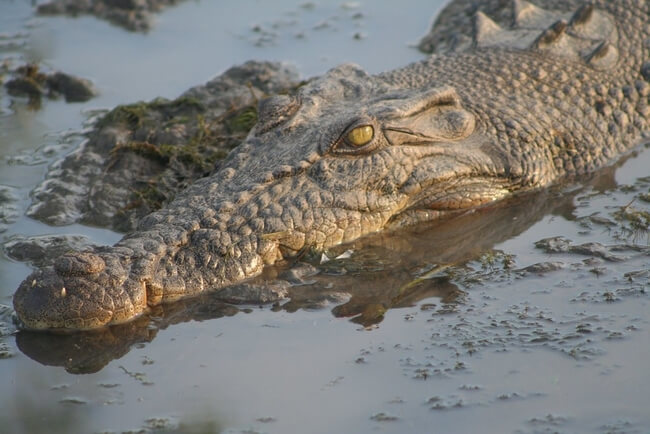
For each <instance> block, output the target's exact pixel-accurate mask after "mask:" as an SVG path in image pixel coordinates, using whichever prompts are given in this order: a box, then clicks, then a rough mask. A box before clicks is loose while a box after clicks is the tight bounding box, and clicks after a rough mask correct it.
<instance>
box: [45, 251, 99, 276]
mask: <svg viewBox="0 0 650 434" xmlns="http://www.w3.org/2000/svg"><path fill="white" fill-rule="evenodd" d="M105 267H106V263H105V262H104V260H103V259H102V258H101V257H100V256H99V255H96V254H94V253H90V252H79V253H71V254H66V255H63V256H61V257H60V258H59V259H57V260H56V262H54V269H55V270H56V272H57V273H58V274H59V275H62V276H80V275H84V274H95V273H99V272H101V271H103V270H104V268H105Z"/></svg>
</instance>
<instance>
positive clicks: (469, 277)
mask: <svg viewBox="0 0 650 434" xmlns="http://www.w3.org/2000/svg"><path fill="white" fill-rule="evenodd" d="M269 3H270V2H262V1H253V0H249V1H232V2H187V3H183V4H180V5H178V6H176V7H173V8H171V9H168V10H166V11H165V12H164V13H163V14H161V15H159V16H158V21H157V23H156V26H155V27H154V29H153V30H152V31H151V32H150V33H148V34H146V35H141V34H133V33H128V32H125V31H123V30H121V29H119V28H116V27H113V26H111V25H109V24H106V23H104V22H101V21H98V20H96V19H94V18H92V17H81V18H76V19H71V18H39V19H37V20H34V18H33V16H32V15H31V10H30V4H29V3H28V2H26V1H25V2H22V1H13V2H9V1H5V2H2V3H0V33H8V34H13V33H15V32H24V33H26V34H27V36H24V37H21V40H24V44H25V45H24V46H22V47H21V48H19V49H14V50H8V51H6V52H0V55H2V56H10V57H20V56H23V57H25V58H29V59H38V60H41V61H42V62H44V63H45V64H46V65H49V66H51V67H52V68H57V69H61V70H63V71H65V72H69V73H72V74H76V75H79V76H83V77H86V78H90V79H92V80H93V81H94V82H95V84H96V85H97V87H98V88H99V89H100V91H101V95H100V96H99V97H98V98H96V99H93V100H91V101H90V102H88V103H84V104H65V103H64V102H62V101H46V102H44V104H43V108H42V109H41V110H40V111H30V110H29V109H28V107H27V106H26V104H25V103H23V102H17V103H15V104H13V105H10V104H9V102H8V99H7V98H6V96H5V95H3V96H2V100H0V102H1V106H0V107H1V109H2V111H3V112H2V113H3V114H2V116H0V186H2V187H3V190H0V193H2V192H5V194H4V196H8V197H9V199H8V200H5V201H4V202H3V204H2V210H3V215H9V218H7V222H6V224H5V225H4V229H5V231H4V232H2V233H0V237H1V238H2V242H6V241H7V240H10V239H11V238H12V237H13V236H16V235H41V234H54V233H57V234H81V235H86V236H88V237H89V238H91V239H92V240H93V241H95V242H97V243H112V242H115V241H116V240H117V239H118V238H119V235H118V234H115V233H112V232H110V231H106V230H102V229H97V228H89V227H84V226H80V225H73V226H66V227H56V228H55V227H49V226H46V225H44V224H42V223H39V222H35V221H33V220H30V219H28V218H26V217H23V214H24V211H25V210H26V208H27V207H28V205H29V192H30V191H31V189H32V188H34V186H35V185H37V184H38V182H39V181H40V180H41V179H42V178H43V176H44V175H45V173H46V170H47V166H48V165H49V164H51V163H52V162H53V161H55V160H56V159H58V158H60V157H61V156H62V155H64V154H65V153H66V152H69V151H70V150H72V149H74V147H75V146H76V145H77V144H78V143H79V141H80V140H81V139H80V138H79V137H78V136H76V135H74V134H73V135H67V134H66V133H67V132H69V131H74V130H79V129H81V128H82V125H83V123H84V121H85V120H86V119H87V117H88V116H90V111H91V110H93V109H96V108H108V107H111V106H114V105H115V104H120V103H128V102H133V101H136V100H141V99H145V100H146V99H151V98H154V97H156V96H164V97H168V98H173V97H175V96H177V95H178V94H180V93H181V92H182V91H184V90H185V89H187V88H189V87H191V86H193V85H196V84H198V83H201V82H204V81H206V80H208V79H209V78H211V77H212V76H214V75H216V74H218V73H220V72H222V71H223V70H225V69H226V68H227V67H229V66H231V65H233V64H236V63H240V62H242V61H244V60H247V59H250V58H254V59H273V60H284V61H289V62H293V63H295V64H296V65H297V66H298V68H299V70H300V71H301V72H302V73H303V74H304V75H305V76H310V75H314V74H320V73H322V72H324V71H325V70H327V69H328V68H329V67H331V66H334V65H335V64H337V63H341V62H346V61H353V62H355V63H359V64H360V65H362V66H363V67H364V68H366V69H367V70H369V71H371V72H379V71H382V70H386V69H390V68H393V67H397V66H401V65H403V64H406V63H408V62H410V61H413V60H417V59H419V58H421V54H419V53H418V52H417V51H415V50H414V49H412V48H410V47H409V45H408V44H409V43H414V42H416V41H417V39H418V38H419V36H421V35H422V34H423V33H424V32H425V31H426V29H427V27H428V24H429V22H430V17H431V16H433V15H434V13H435V12H436V11H437V10H438V9H439V7H440V6H439V5H436V4H433V3H435V2H433V3H432V2H425V1H416V0H407V1H403V2H401V3H400V8H395V7H394V6H393V7H391V6H388V5H383V4H376V3H377V2H362V3H361V4H360V5H358V6H357V7H352V8H343V7H341V5H340V4H338V3H332V4H316V5H315V6H314V7H313V8H309V7H303V6H301V5H300V2H296V1H289V0H287V1H283V2H273V4H272V5H271V4H269ZM347 6H350V4H347ZM351 6H355V5H354V4H351ZM423 11H424V12H423ZM358 13H361V15H362V17H358V18H354V16H355V14H358ZM333 16H337V17H338V18H331V17H333ZM388 29H389V30H390V31H388ZM271 33H273V35H272V34H271ZM357 33H359V36H361V39H355V37H354V35H355V34H357ZM296 35H298V36H299V37H296ZM396 35H399V36H396ZM649 165H650V152H648V151H647V150H645V151H643V150H642V151H641V152H638V153H634V154H633V155H631V156H629V158H627V159H625V161H624V162H623V163H622V164H621V165H620V166H619V167H616V168H611V169H606V170H604V171H602V172H600V173H599V174H597V176H595V177H594V178H593V179H588V180H582V181H581V182H580V183H579V184H576V185H566V186H561V187H560V188H559V189H558V190H557V191H551V192H543V193H540V194H536V195H531V196H528V197H523V198H521V199H519V200H515V201H512V202H509V203H508V204H506V206H502V207H495V208H494V209H488V210H485V211H483V212H480V213H476V214H473V215H467V216H464V217H462V218H459V219H456V220H454V221H452V222H446V223H442V224H435V225H430V227H421V228H416V229H413V230H411V231H405V232H402V233H400V234H398V235H397V236H396V235H391V234H382V235H378V236H375V237H369V238H367V239H364V240H361V241H360V242H358V243H355V244H354V245H353V246H346V247H345V248H343V249H342V251H345V250H347V249H350V250H352V252H353V253H352V255H351V257H350V258H344V259H340V260H335V261H331V262H329V263H327V264H325V265H323V266H322V269H323V273H321V274H320V275H318V276H315V277H314V278H313V280H314V281H315V282H313V284H311V285H305V286H298V287H295V288H293V290H292V300H291V302H290V303H288V304H286V305H283V306H279V307H273V306H264V307H257V306H251V307H250V309H249V310H244V311H242V310H239V309H234V308H232V307H230V306H227V305H223V304H221V303H219V302H217V301H215V300H213V299H211V298H210V297H205V298H204V299H201V300H190V301H187V302H184V303H182V304H176V305H171V306H165V307H164V308H161V309H160V310H158V311H156V312H154V317H153V318H151V319H150V318H143V319H142V320H141V321H140V322H138V323H136V324H135V325H127V326H123V327H119V328H114V329H112V330H109V331H106V332H103V333H98V334H95V335H92V336H84V335H71V336H51V337H47V338H44V337H43V336H42V335H36V336H34V335H31V334H25V333H21V334H18V335H15V334H13V335H7V336H4V337H0V352H2V351H3V350H4V351H5V352H6V353H9V354H12V356H11V357H8V358H6V359H1V360H0V372H1V373H2V375H0V390H1V391H2V392H0V432H3V433H4V432H7V433H27V432H29V433H33V432H66V433H72V432H79V433H86V432H124V431H130V430H134V431H140V430H142V431H144V432H166V431H167V432H169V431H171V432H174V431H178V432H233V433H239V432H278V433H287V432H315V433H321V432H322V433H326V432H375V431H376V432H400V433H401V432H478V431H480V432H494V433H503V432H556V431H557V432H630V433H632V432H648V430H649V429H650V428H649V427H650V416H649V415H648V413H647V410H646V409H647V402H648V398H650V392H649V390H650V376H648V375H647V364H648V361H649V360H650V354H649V353H650V346H648V342H650V325H649V316H648V290H649V289H650V275H649V274H650V273H647V271H648V270H649V269H650V256H649V253H648V250H647V247H648V241H649V240H648V235H647V232H646V233H643V232H636V233H635V232H634V231H629V232H628V231H626V230H625V229H626V227H628V228H629V222H628V223H626V222H625V221H624V220H623V221H621V222H618V221H616V220H615V213H616V212H617V211H619V210H620V209H621V207H623V206H625V205H628V204H630V203H631V201H632V200H633V199H635V198H636V199H635V202H633V203H632V206H634V207H638V208H639V209H646V210H647V209H648V205H647V203H644V202H643V201H641V200H639V199H638V197H639V195H641V194H643V193H648V192H650V185H649V182H648V180H646V179H643V177H646V176H647V175H648V173H647V167H648V166H649ZM4 196H3V197H4ZM644 207H645V208H644ZM594 216H596V217H601V218H606V219H608V220H610V221H611V222H612V224H611V225H610V224H605V223H603V221H602V220H598V219H595V218H594ZM555 236H563V237H566V238H568V239H570V240H572V242H573V245H580V244H583V243H588V242H599V243H602V244H603V245H605V246H614V245H621V244H633V245H634V246H635V248H636V250H634V249H631V248H628V249H624V250H617V249H615V248H610V249H608V250H606V254H604V255H603V254H600V256H599V255H598V254H597V252H596V251H595V250H592V254H576V253H546V252H545V251H544V250H542V249H540V248H536V247H535V242H536V241H538V240H540V239H543V238H547V237H555ZM644 249H645V250H644ZM337 253H342V252H337ZM344 256H347V255H344ZM623 257H624V258H623ZM612 258H615V259H624V260H622V261H619V262H614V261H612V260H611V259H612ZM541 262H555V263H560V264H561V268H560V269H559V270H556V271H549V272H546V273H541V274H540V273H536V272H523V271H520V270H521V269H522V268H525V267H527V266H529V265H532V264H535V263H541ZM29 271H30V269H29V267H28V266H26V265H24V264H21V263H16V262H14V261H12V260H10V259H7V258H6V257H5V256H0V282H2V285H1V287H0V304H4V305H11V295H12V294H13V291H14V290H15V288H16V287H17V286H18V284H19V283H20V281H21V280H22V279H24V277H25V276H26V275H27V274H28V273H29ZM644 273H645V274H644ZM307 279H308V280H309V279H310V278H307ZM9 315H10V312H8V311H2V310H0V321H5V325H6V322H7V319H8V317H9ZM350 319H352V320H350ZM10 331H11V330H10V328H9V329H8V330H2V329H0V336H2V335H3V334H5V335H6V334H7V333H8V332H10ZM37 360H38V361H37ZM39 361H40V362H39ZM81 373H85V374H83V375H82V374H81Z"/></svg>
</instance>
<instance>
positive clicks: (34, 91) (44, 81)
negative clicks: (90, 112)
mask: <svg viewBox="0 0 650 434" xmlns="http://www.w3.org/2000/svg"><path fill="white" fill-rule="evenodd" d="M5 69H6V72H5V74H6V75H8V76H9V77H8V79H6V81H5V83H4V87H5V89H6V91H7V94H9V95H10V96H12V97H22V98H27V99H28V100H29V102H28V106H29V107H30V108H32V109H39V108H40V107H41V105H42V101H43V99H44V98H48V99H57V98H61V97H63V98H64V99H65V101H66V102H70V103H72V102H85V101H88V100H89V99H91V98H93V97H95V96H97V93H98V91H97V89H96V88H95V87H94V86H93V84H92V83H91V82H90V80H86V79H84V78H80V77H76V76H74V75H71V74H66V73H64V72H61V71H47V70H43V68H41V67H40V66H39V65H38V64H34V63H28V64H25V65H22V66H18V67H16V68H13V69H10V68H9V66H8V62H6V63H5Z"/></svg>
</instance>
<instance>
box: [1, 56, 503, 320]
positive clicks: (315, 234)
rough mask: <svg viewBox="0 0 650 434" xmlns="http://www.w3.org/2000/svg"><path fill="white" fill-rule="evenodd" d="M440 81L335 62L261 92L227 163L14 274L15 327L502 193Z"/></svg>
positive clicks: (222, 280) (464, 113) (187, 286)
mask: <svg viewBox="0 0 650 434" xmlns="http://www.w3.org/2000/svg"><path fill="white" fill-rule="evenodd" d="M464 104H465V103H464V101H463V99H462V98H461V96H459V95H458V94H457V93H456V90H455V89H453V88H452V87H448V86H443V85H441V86H439V87H436V86H433V87H431V86H423V87H420V88H405V87H403V86H399V85H396V84H389V82H388V81H387V80H384V78H382V76H369V75H368V74H366V73H365V72H364V71H362V70H361V69H359V68H358V67H356V66H352V65H343V66H340V67H338V68H335V69H333V70H331V71H330V72H329V73H327V74H326V75H324V76H323V77H321V78H319V79H316V80H313V81H312V82H310V83H308V84H306V85H304V86H303V87H302V88H300V89H299V90H298V92H297V93H296V95H295V96H283V95H279V96H273V97H271V98H269V99H267V100H264V101H262V102H261V103H260V106H259V110H258V112H259V120H258V123H257V125H256V126H255V127H254V129H253V130H252V131H251V133H250V134H249V136H248V138H247V139H246V141H245V142H244V143H243V144H242V145H240V146H239V147H238V148H237V149H236V150H235V151H233V153H231V155H229V157H228V159H227V160H226V161H225V162H224V164H223V166H222V168H221V169H220V170H219V171H218V172H217V173H215V174H214V175H212V176H211V177H208V178H204V179H202V180H199V181H198V182H197V183H196V184H194V185H193V186H192V187H190V188H189V189H188V190H186V191H185V192H183V193H181V194H179V196H178V197H177V198H176V199H175V200H174V201H173V202H172V203H170V204H169V205H168V206H167V207H166V208H164V209H162V210H160V211H158V212H155V213H153V214H151V215H149V216H147V217H145V218H144V219H143V220H142V221H141V223H140V226H139V229H138V230H137V231H136V232H134V233H132V234H129V235H127V236H126V237H125V238H124V239H123V240H122V241H120V242H119V243H118V244H116V245H115V246H114V247H106V248H99V249H96V250H94V251H91V252H83V253H70V254H67V255H64V256H62V257H61V258H59V259H58V260H57V261H56V263H55V264H54V266H53V267H51V268H46V269H42V270H39V271H36V272H35V273H33V274H32V275H31V276H29V277H28V278H27V279H26V280H25V281H24V282H23V283H22V285H21V286H20V288H19V289H18V291H17V292H16V295H15V297H14V306H15V309H16V312H17V314H18V317H19V318H20V321H21V322H22V325H23V327H25V328H30V329H52V328H56V329H61V328H62V329H89V328H96V327H101V326H104V325H108V324H115V323H120V322H126V321H129V320H131V319H132V318H134V317H136V316H137V315H139V314H140V313H142V312H144V311H145V310H146V309H147V306H152V305H156V304H159V303H163V302H169V301H173V300H176V299H179V298H182V297H186V296H191V295H194V294H198V293H201V292H203V291H206V290H215V289H219V288H224V287H228V286H230V285H233V284H235V283H237V282H240V281H242V280H244V279H246V278H248V277H251V276H254V275H256V274H259V273H260V271H261V269H262V268H263V266H264V265H266V264H273V263H275V262H277V261H278V260H280V259H283V258H287V257H291V256H294V255H296V254H298V253H299V252H301V251H304V250H305V249H325V248H328V247H330V246H334V245H337V244H340V243H345V242H349V241H352V240H355V239H357V238H359V237H361V236H363V235H365V234H368V233H371V232H375V231H379V230H381V229H384V228H386V227H389V226H391V227H394V226H400V225H404V224H411V223H414V222H418V221H422V220H431V219H435V218H439V217H441V216H444V215H447V214H449V213H453V212H458V211H460V210H465V209H469V208H473V207H477V206H480V205H482V204H485V203H487V202H492V201H494V200H497V199H500V198H502V197H503V196H505V195H506V194H508V192H509V190H510V189H511V188H512V186H513V182H514V181H513V180H512V175H511V173H512V170H511V168H510V167H508V165H507V164H506V162H507V161H508V156H507V155H503V154H504V153H503V152H499V151H498V147H497V146H496V145H495V143H493V141H494V138H492V139H488V138H487V135H486V134H485V125H484V124H483V122H482V121H481V120H480V117H479V116H478V115H477V114H476V113H474V112H473V111H472V110H470V109H468V108H466V107H465V105H464Z"/></svg>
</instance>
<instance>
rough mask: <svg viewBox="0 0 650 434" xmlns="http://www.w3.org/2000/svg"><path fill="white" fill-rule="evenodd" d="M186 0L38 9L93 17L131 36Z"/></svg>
mask: <svg viewBox="0 0 650 434" xmlns="http://www.w3.org/2000/svg"><path fill="white" fill-rule="evenodd" d="M181 1H183V0H52V1H50V2H48V3H44V4H40V5H38V6H37V7H36V12H37V13H38V14H40V15H68V16H71V17H76V16H78V15H94V16H96V17H97V18H99V19H102V20H106V21H108V22H110V23H111V24H114V25H116V26H119V27H123V28H124V29H126V30H130V31H132V32H146V31H148V30H150V29H151V27H152V26H153V24H154V15H155V14H156V13H159V12H160V11H162V10H163V9H165V8H167V7H169V6H173V5H175V4H177V3H180V2H181Z"/></svg>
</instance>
